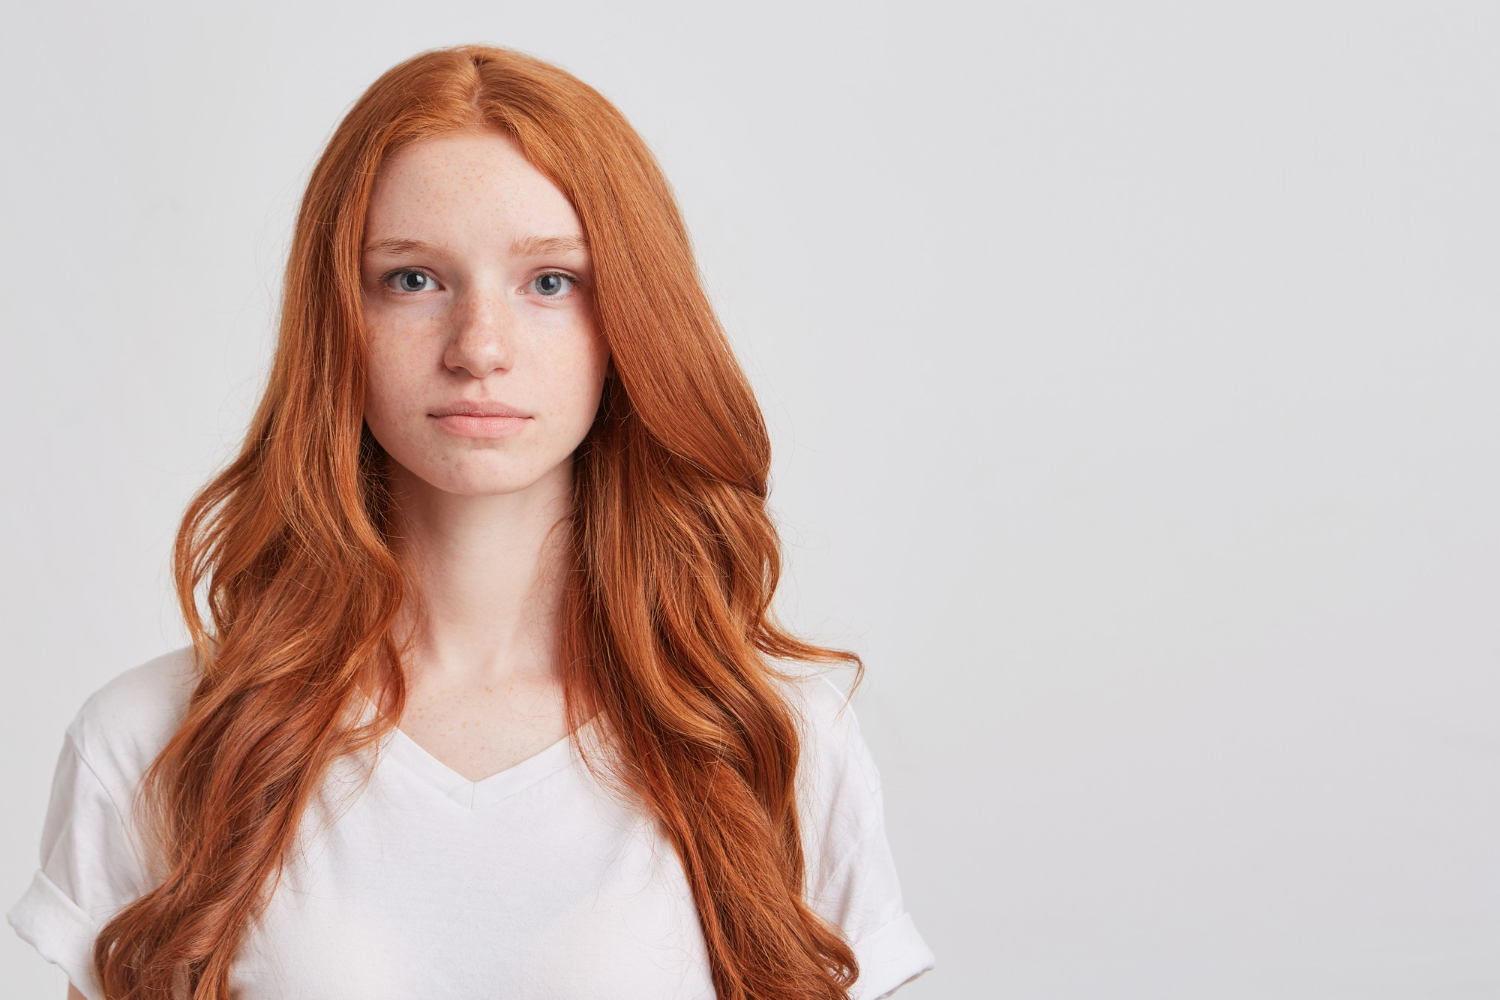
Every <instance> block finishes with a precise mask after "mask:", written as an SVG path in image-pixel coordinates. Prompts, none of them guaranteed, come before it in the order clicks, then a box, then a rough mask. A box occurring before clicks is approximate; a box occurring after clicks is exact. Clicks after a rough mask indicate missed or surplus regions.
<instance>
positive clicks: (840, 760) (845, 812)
mask: <svg viewBox="0 0 1500 1000" xmlns="http://www.w3.org/2000/svg"><path fill="white" fill-rule="evenodd" d="M775 668H776V670H777V672H778V673H779V674H780V675H781V676H780V677H778V682H779V684H780V687H781V689H782V691H783V692H784V693H785V695H786V699H787V703H788V705H789V706H790V707H791V708H792V710H793V715H794V717H795V720H796V724H797V733H798V737H799V746H798V753H797V784H798V797H799V805H800V807H801V810H802V814H803V826H804V827H805V828H806V827H810V828H811V829H809V830H808V833H810V834H812V835H813V836H814V837H816V838H818V839H822V838H827V839H828V841H829V842H828V843H819V844H816V845H813V846H816V847H820V848H823V849H824V850H827V849H830V848H834V845H835V844H836V843H838V842H841V841H849V840H857V839H859V838H861V837H863V836H864V835H866V834H867V833H869V832H870V830H871V828H873V827H875V826H877V825H878V824H879V823H880V821H881V815H880V813H881V806H882V803H881V782H880V771H879V769H878V768H877V767H876V765H875V759H874V757H873V756H872V755H871V753H870V748H869V746H868V744H867V743H866V742H865V738H864V734H863V733H862V732H861V731H860V726H859V717H858V715H857V714H856V713H855V710H854V704H853V700H852V698H851V696H850V695H849V694H848V693H847V692H845V691H844V690H843V689H842V688H840V687H839V686H838V685H837V684H835V683H834V682H833V680H832V678H830V677H829V670H828V669H827V668H826V667H820V666H817V665H810V664H802V663H788V662H786V661H780V660H778V661H776V663H775Z"/></svg>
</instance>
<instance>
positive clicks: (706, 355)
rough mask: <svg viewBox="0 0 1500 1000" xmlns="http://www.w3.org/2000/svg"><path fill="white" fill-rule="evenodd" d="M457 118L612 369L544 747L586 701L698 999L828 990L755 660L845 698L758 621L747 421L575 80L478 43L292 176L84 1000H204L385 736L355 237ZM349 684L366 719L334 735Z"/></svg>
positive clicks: (842, 987) (577, 503)
mask: <svg viewBox="0 0 1500 1000" xmlns="http://www.w3.org/2000/svg"><path fill="white" fill-rule="evenodd" d="M471 129H498V130H504V131H505V132H506V133H508V134H509V135H510V136H512V137H513V138H514V139H515V140H516V141H517V142H518V143H519V145H520V147H521V149H522V150H523V151H524V153H525V155H526V157H527V158H528V160H529V161H530V162H531V163H532V164H533V165H534V166H535V167H536V168H537V169H538V170H540V171H541V172H542V173H544V174H546V175H547V176H548V177H549V178H550V179H551V180H552V181H553V183H555V184H556V185H557V186H558V188H559V189H560V190H561V191H562V192H563V193H564V194H565V195H566V196H567V197H568V199H569V200H570V201H571V202H572V204H573V206H574V209H575V211H576V212H577V214H578V216H579V219H580V220H581V221H582V224H583V228H584V231H585V234H586V236H587V238H588V241H589V245H590V248H591V255H592V263H593V271H594V275H595V282H596V284H595V291H594V295H593V299H594V303H595V308H596V310H597V314H596V320H597V323H598V328H599V330H600V331H601V333H602V334H603V336H604V337H605V339H606V341H607V343H608V345H609V349H610V351H611V354H612V357H613V361H614V368H615V373H616V376H617V377H616V378H613V379H609V380H607V381H606V384H605V389H604V395H603V398H602V399H601V401H600V407H599V413H598V415H597V417H596V419H595V422H594V425H593V427H592V428H591V430H590V431H589V434H588V436H587V437H586V438H585V440H584V441H583V443H582V444H581V445H580V446H579V448H578V450H577V451H576V453H575V454H574V457H573V461H574V482H575V487H574V498H573V507H572V522H573V525H574V530H573V531H572V533H571V537H572V543H571V549H570V557H571V564H570V566H569V567H568V573H569V577H568V582H567V588H566V595H565V598H564V600H565V605H564V608H563V614H562V615H561V620H562V622H563V623H564V624H563V626H562V628H563V633H562V635H561V636H560V648H561V651H562V662H563V672H564V690H565V699H566V711H567V719H568V723H569V725H570V728H572V729H573V730H575V732H574V742H575V746H578V747H579V750H580V752H583V750H584V748H583V747H582V745H581V744H580V743H579V741H578V734H577V732H576V730H577V727H578V726H579V725H580V724H581V723H582V722H583V721H585V720H587V719H589V718H591V717H593V716H594V715H596V714H598V715H599V716H600V717H601V719H602V720H603V722H604V723H605V726H604V730H605V731H606V732H608V733H609V734H610V737H611V756H612V758H613V759H612V762H611V773H612V774H614V775H616V776H617V777H618V778H619V779H620V780H621V781H622V782H623V786H622V787H626V788H627V789H628V791H629V792H631V793H633V794H634V795H636V796H638V798H639V801H640V802H641V803H642V804H643V806H644V808H646V809H648V810H649V811H650V813H652V814H654V816H655V817H656V819H657V820H658V821H659V824H660V827H661V829H662V831H663V832H664V834H665V836H666V837H667V838H668V840H669V841H670V842H671V844H672V845H673V846H674V848H675V849H676V851H677V854H678V856H679V857H680V859H681V861H682V864H683V868H684V870H685V871H686V874H687V877H688V880H689V883H690V884H691V886H692V892H693V896H694V900H695V904H696V907H697V911H698V915H699V922H700V925H701V928H702V932H703V937H704V940H705V942H706V945H707V951H708V957H709V960H710V964H711V968H712V976H713V982H714V986H715V988H716V990H717V993H718V995H719V997H721V998H723V1000H751V998H754V1000H814V998H819V1000H833V998H839V997H846V996H847V992H848V987H849V985H850V984H851V983H852V982H853V981H854V979H855V977H856V976H857V974H858V969H857V966H856V963H855V958H854V954H853V951H852V950H851V948H850V946H849V943H848V942H847V941H846V940H844V938H843V937H842V935H841V934H840V932H839V930H838V928H837V927H835V926H833V925H832V924H830V923H828V922H826V921H824V920H822V919H821V918H820V917H819V916H818V915H817V914H816V913H815V912H813V911H812V909H811V908H810V907H809V906H808V904H807V902H806V900H805V898H804V891H805V890H804V885H803V879H804V859H803V855H802V849H801V840H800V836H799V828H798V815H797V810H796V792H795V782H794V778H795V773H796V768H797V760H798V746H799V740H798V731H797V727H796V723H795V719H794V716H793V710H792V708H791V707H790V705H789V704H788V703H787V701H786V700H785V698H784V696H783V693H782V692H780V691H779V690H778V687H777V685H776V684H775V679H776V675H777V673H778V671H777V668H776V667H774V665H773V664H772V663H771V662H770V660H771V659H773V658H781V659H786V660H801V661H821V662H825V663H831V662H835V661H843V662H847V663H852V664H853V665H854V666H855V668H856V676H855V683H856V684H857V683H858V682H859V680H860V678H861V677H862V675H863V670H864V667H863V664H862V663H861V662H860V658H859V657H858V656H857V655H856V654H854V653H852V652H848V651H845V650H838V649H831V648H827V647H822V646H816V645H811V644H808V643H805V642H803V641H801V640H799V639H797V638H795V637H794V636H792V635H790V634H789V633H788V632H787V631H786V630H784V629H783V628H781V627H780V626H779V625H778V624H777V623H776V621H775V617H774V615H773V613H772V609H771V601H772V597H773V595H774V593H775V590H776V586H777V581H778V578H779V575H780V557H779V551H778V550H779V539H778V536H777V533H776V530H775V528H774V526H773V523H772V520H771V518H770V516H769V513H768V511H767V507H766V500H767V479H768V475H769V471H770V469H769V466H770V447H769V441H768V438H767V434H766V429H765V425H764V422H763V420H762V417H761V413H760V410H759V408H758V406H757V404H756V401H755V398H754V396H753V393H752V391H751V388H750V385H749V383H748V381H747V379H746V378H745V376H744V373H743V372H742V371H741V369H740V367H739V365H738V364H737V362H736V360H735V358H734V356H733V353H732V351H731V349H730V346H729V343H728V340H727V338H726V337H725V335H724V332H723V329H722V327H721V326H720V324H719V321H718V320H717V319H716V317H715V316H714V313H713V311H712V309H711V308H710V305H709V302H708V299H707V297H706V295H705V294H704V292H703V289H702V286H701V283H700V281H699V276H698V272H697V267H696V265H695V263H694V259H693V255H692V251H691V248H690V245H689V239H688V235H687V231H686V229H685V227H684V226H683V223H682V220H681V217H680V215H679V212H678V209H677V206H676V204H675V202H674V199H673V197H672V194H671V191H670V188H669V187H668V184H667V182H666V180H665V179H664V177H663V176H662V173H661V170H660V168H659V167H658V165H657V164H656V162H655V159H654V158H653V157H652V155H651V153H650V151H649V149H648V148H647V147H646V145H645V143H644V142H643V141H642V140H641V138H640V137H639V136H638V135H637V134H636V132H635V131H634V130H633V129H632V128H631V127H630V125H629V123H628V122H627V121H626V120H625V118H624V116H623V115H621V113H620V112H619V111H618V110H617V109H616V108H615V107H614V106H613V105H612V104H611V103H610V102H609V101H607V100H606V99H605V98H604V97H603V96H602V95H600V94H599V93H598V92H597V91H595V90H594V89H593V88H591V87H589V86H587V85H586V84H584V83H582V82H581V81H579V80H577V79H576V78H574V77H573V76H571V75H570V74H568V73H566V72H564V71H563V70H561V69H559V68H557V67H555V66H552V65H549V64H548V63H545V62H542V61H540V60H537V59H535V58H532V57H530V56H527V55H524V54H522V53H519V52H516V51H513V50H510V49H505V48H494V47H484V46H460V47H456V48H450V49H441V50H435V51H429V52H424V53H421V54H419V55H417V56H415V57H413V58H412V59H409V60H407V61H406V62H403V63H401V64H400V65H398V66H395V67H393V68H392V69H390V70H389V71H387V72H386V73H385V74H384V75H382V76H381V77H380V79H378V80H377V81H376V82H375V83H374V84H373V85H371V87H370V88H369V89H368V90H367V91H366V92H365V93H364V94H363V95H362V96H361V97H360V99H359V100H358V101H357V102H356V103H355V105H354V106H353V108H352V109H351V110H350V111H349V113H348V114H347V115H346V116H345V118H344V120H343V121H342V122H341V123H340V125H339V127H338V129H337V130H336V131H335V132H334V134H333V136H332V138H331V139H330V141H329V143H328V147H327V149H326V150H325V151H324V153H323V155H322V157H321V158H320V159H319V161H318V163H317V166H316V167H315V168H314V170H313V173H312V177H311V179H310V180H309V183H308V186H307V191H306V193H305V195H304V197H303V200H302V204H301V209H300V211H299V214H298V217H297V223H296V230H295V234H294V237H293V241H292V247H291V253H290V258H289V260H288V263H287V269H286V279H285V287H284V298H283V302H282V309H281V316H280V336H279V339H278V342H277V346H276V352H275V358H274V361H273V363H272V368H271V372H270V377H269V382H268V385H267V387H266V391H265V395H264V397H263V398H262V399H261V402H260V405H259V407H258V409H257V410H256V412H255V415H254V418H253V419H252V421H251V425H250V428H249V431H248V433H247V435H246V438H245V441H244V444H243V447H242V448H241V450H240V452H239V454H238V456H237V457H236V458H235V459H234V460H233V461H232V462H231V463H230V464H228V465H227V467H226V468H225V469H224V470H223V471H222V472H220V473H219V474H218V475H217V476H216V477H215V478H214V479H213V480H212V481H211V482H209V483H208V484H207V485H206V486H205V487H204V488H203V489H202V490H201V491H200V492H199V493H198V494H197V495H196V496H195V497H194V499H193V500H192V502H191V503H190V504H189V506H188V508H187V510H186V512H185V514H184V516H183V520H182V524H181V528H180V530H179V532H178V535H177V539H176V544H175V546H174V551H173V559H174V573H175V580H176V587H177V593H178V599H179V603H180V604H181V608H182V613H183V616H184V618H185V620H186V623H187V627H188V630H189V632H190V634H191V637H192V643H193V647H194V652H195V655H196V658H197V663H198V670H199V672H198V675H197V683H196V686H195V688H194V690H193V692H192V695H191V698H190V700H189V703H188V708H187V712H186V716H185V718H184V719H183V721H182V723H181V725H180V727H179V728H178V729H177V731H176V732H175V734H174V735H173V736H172V738H171V740H170V741H169V742H168V743H167V745H166V746H165V747H164V748H163V750H162V751H161V753H160V755H159V756H158V757H157V758H156V759H155V761H154V762H153V764H152V766H151V768H150V769H149V770H148V771H147V773H146V775H145V776H144V778H143V780H142V782H141V785H140V788H139V790H138V794H137V807H138V808H139V810H140V813H139V815H140V817H141V821H142V823H143V826H144V829H146V830H147V831H149V842H151V843H152V844H154V845H155V847H156V849H157V851H158V855H157V857H156V860H155V864H156V866H157V871H155V873H154V875H155V887H154V888H152V889H150V890H149V891H148V892H146V893H145V894H144V895H142V896H141V897H140V898H138V899H136V900H135V901H133V902H132V903H130V904H129V905H127V906H126V907H124V909H122V910H121V911H120V912H119V913H118V914H117V915H116V916H115V917H114V919H113V920H111V921H110V922H109V923H108V925H107V926H105V927H104V929H103V931H102V932H101V933H100V935H99V937H98V938H97V940H96V942H95V946H94V955H93V961H94V967H95V971H96V973H97V975H98V978H99V982H100V983H101V984H102V986H103V988H104V991H105V994H106V996H107V997H109V998H110V1000H143V998H146V997H157V996H161V995H172V994H173V993H177V994H178V995H187V996H190V997H192V998H193V1000H228V996H229V990H228V984H229V971H230V967H231V964H232V962H233V960H234V957H235V954H236V952H237V950H238V949H239V946H240V945H241V943H242V941H243V940H244V936H245V934H246V933H247V927H248V925H249V924H250V922H251V921H252V920H253V919H254V917H255V916H256V915H258V914H259V913H260V912H261V911H262V909H263V908H264V906H265V904H266V902H267V901H268V900H269V898H270V894H271V893H272V892H274V889H275V886H276V884H277V883H278V881H279V878H280V874H281V870H282V869H281V866H282V859H283V856H284V855H285V854H286V853H287V852H288V850H289V848H290V847H291V845H292V843H293V841H294V837H295V835H296V833H297V830H298V826H299V820H300V818H301V816H302V814H303V812H304V809H305V808H306V807H307V805H308V804H309V802H310V801H311V800H312V798H313V797H314V796H315V795H316V794H317V792H318V789H319V787H320V785H321V784H322V781H323V778H324V775H325V772H326V770H327V768H328V767H329V765H330V764H331V763H332V762H333V761H334V760H336V759H337V758H339V757H341V756H343V755H345V754H349V753H354V752H356V751H359V750H361V749H363V748H365V747H367V746H369V745H370V744H372V743H374V742H375V741H378V740H379V739H380V738H381V737H382V736H383V735H384V734H385V733H387V732H388V731H389V730H390V729H391V727H393V726H395V725H396V724H397V722H398V721H399V719H400V716H401V711H402V707H403V705H404V703H405V698H406V689H405V686H404V683H403V675H402V670H401V655H402V650H400V649H398V648H397V645H396V643H395V641H394V639H393V638H392V628H391V626H392V624H393V622H394V620H395V618H396V613H397V610H398V609H399V608H400V607H401V605H402V602H403V601H406V600H412V601H414V602H417V603H420V600H421V595H420V593H418V592H416V587H415V584H414V577H413V576H412V574H411V572H410V570H409V568H408V567H407V566H406V565H404V563H403V562H402V561H401V560H398V558H397V557H396V555H395V554H394V553H393V550H392V548H391V546H390V545H389V544H388V540H387V539H388V527H389V523H390V522H389V518H390V513H391V498H390V496H389V494H388V493H387V492H386V490H385V478H384V473H383V469H384V468H385V465H384V460H385V455H384V452H383V450H382V449H381V448H380V446H379V445H378V444H377V443H376V442H375V441H374V439H373V438H372V437H371V436H370V434H369V431H368V430H367V429H366V428H365V427H364V423H363V401H364V392H365V371H364V356H363V348H362V333H361V330H362V325H361V312H360V292H359V267H360V247H361V239H362V236H363V230H364V220H365V214H366V209H367V206H368V204H369V199H370V191H371V187H372V184H373V181H374V178H375V173H376V169H377V168H378V167H379V165H380V163H381V162H382V160H383V159H384V158H385V157H386V156H387V155H389V154H390V153H391V152H392V151H393V150H395V149H397V148H399V147H400V146H402V145H404V144H406V143H409V142H414V141H417V140H420V139H423V138H426V137H429V136H436V135H443V134H450V133H453V132H456V131H462V130H471ZM200 590H201V591H202V592H201V594H200ZM200 599H201V600H202V601H203V602H204V604H205V606H206V610H207V616H208V617H209V618H210V619H211V627H210V626H209V625H206V624H205V621H204V615H203V613H202V612H200V609H199V601H200ZM362 691H373V692H377V693H378V695H379V697H378V698H377V703H378V706H379V711H378V712H377V713H376V714H374V715H373V716H372V717H371V718H370V719H369V720H368V721H366V722H364V723H363V724H357V723H359V720H358V719H357V718H356V717H355V715H354V714H353V713H352V711H351V706H352V705H355V704H357V703H359V700H360V699H359V695H360V692H362ZM590 766H591V767H592V766H593V764H591V765H590ZM705 806H706V807H705Z"/></svg>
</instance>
